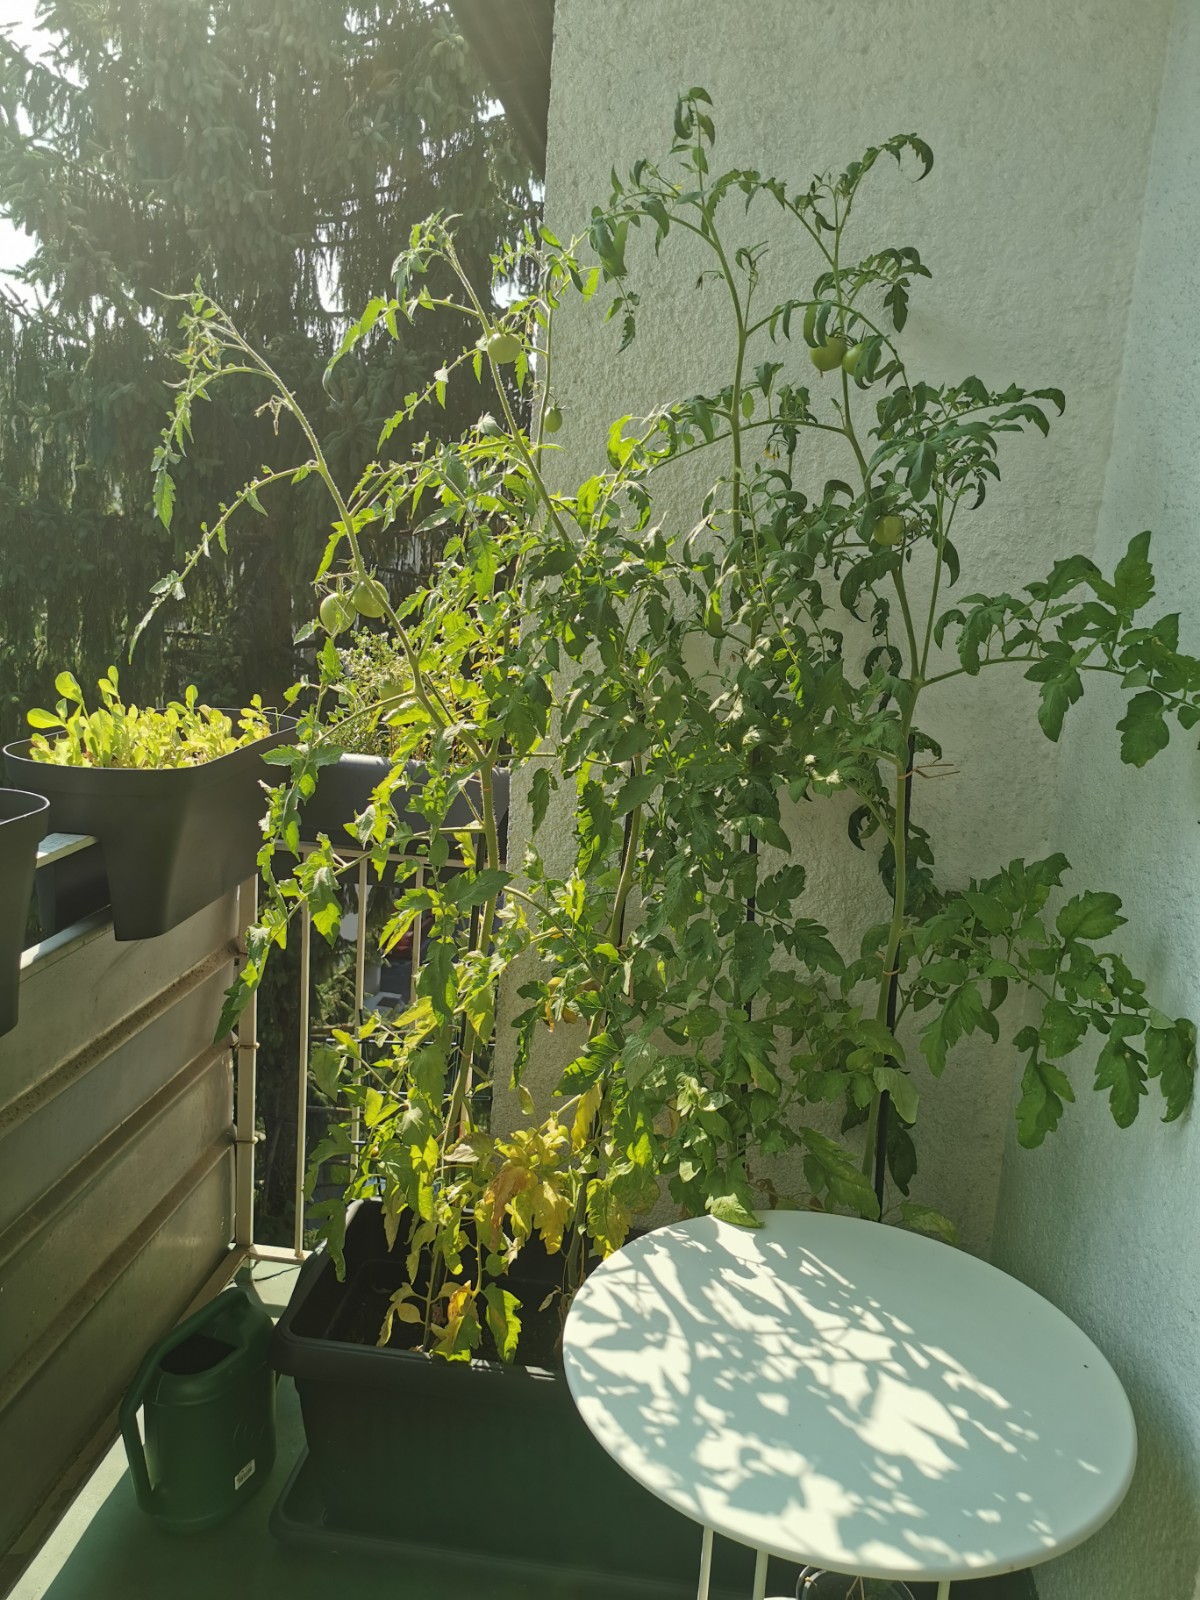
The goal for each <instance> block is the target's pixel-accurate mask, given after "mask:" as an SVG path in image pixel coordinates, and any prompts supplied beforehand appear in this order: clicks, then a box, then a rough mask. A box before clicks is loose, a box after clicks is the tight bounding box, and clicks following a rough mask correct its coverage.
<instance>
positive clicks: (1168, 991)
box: [996, 0, 1200, 1600]
mask: <svg viewBox="0 0 1200 1600" xmlns="http://www.w3.org/2000/svg"><path fill="white" fill-rule="evenodd" d="M1198 320H1200V3H1198V0H1181V4H1180V5H1179V8H1178V14H1177V17H1176V20H1175V27H1174V31H1173V34H1172V37H1171V41H1170V48H1169V52H1168V56H1167V65H1166V73H1165V77H1164V83H1163V93H1162V98H1161V104H1160V110H1159V120H1158V128H1157V134H1156V138H1155V143H1154V151H1153V159H1152V164H1151V169H1150V174H1149V181H1148V186H1147V192H1146V205H1145V219H1144V223H1143V228H1142V235H1141V248H1140V252H1139V258H1138V266H1137V275H1136V279H1135V283H1134V294H1133V303H1132V306H1131V310H1130V319H1129V333H1128V338H1127V340H1126V342H1125V359H1124V369H1123V372H1122V377H1121V385H1120V396H1119V400H1118V404H1117V412H1116V429H1115V433H1114V438H1113V448H1112V455H1111V458H1110V460H1109V464H1108V471H1107V475H1106V478H1105V482H1104V495H1103V500H1102V504H1101V515H1100V526H1099V534H1098V540H1097V546H1098V548H1097V559H1098V560H1099V561H1101V562H1102V563H1105V564H1108V563H1111V562H1112V561H1113V560H1114V559H1115V557H1116V556H1117V555H1118V554H1119V552H1120V551H1121V550H1122V549H1123V547H1124V545H1125V543H1126V542H1127V540H1128V539H1129V536H1130V535H1131V534H1132V533H1135V532H1137V531H1138V530H1139V529H1141V528H1147V527H1148V528H1152V529H1153V530H1154V540H1153V544H1152V553H1153V556H1154V564H1155V568H1156V573H1157V577H1158V603H1159V604H1160V606H1161V609H1162V610H1164V611H1166V610H1170V611H1174V610H1179V611H1181V612H1182V615H1183V627H1182V642H1183V646H1184V648H1185V649H1188V650H1191V651H1192V652H1197V651H1200V340H1198V339H1197V323H1198ZM1116 699H1117V697H1116V696H1115V695H1113V694H1111V693H1108V694H1105V693H1100V694H1096V695H1094V696H1090V697H1089V700H1088V701H1085V703H1084V706H1083V707H1081V710H1082V713H1083V714H1082V715H1081V716H1080V717H1079V719H1078V721H1077V722H1076V723H1075V725H1074V727H1073V728H1071V729H1070V731H1069V733H1068V736H1067V738H1066V739H1065V741H1064V748H1063V759H1062V764H1061V767H1060V781H1059V799H1058V815H1057V819H1056V822H1055V828H1054V833H1055V839H1056V842H1058V843H1060V844H1061V847H1062V848H1063V850H1064V851H1065V852H1066V853H1067V854H1068V856H1070V858H1071V860H1072V861H1073V862H1074V864H1075V865H1076V867H1077V868H1078V869H1080V870H1081V872H1083V873H1085V874H1086V875H1088V876H1089V877H1091V878H1093V879H1094V880H1096V881H1101V880H1102V881H1103V882H1104V884H1105V885H1106V886H1108V887H1111V888H1113V889H1115V890H1116V891H1117V892H1118V893H1119V894H1120V895H1121V896H1122V898H1123V899H1124V901H1125V905H1126V910H1127V913H1128V915H1129V918H1130V924H1129V927H1128V929H1126V930H1123V944H1124V947H1125V949H1126V951H1127V952H1128V954H1129V956H1130V958H1131V959H1133V960H1135V961H1136V963H1137V965H1138V967H1140V968H1142V969H1144V970H1148V971H1150V972H1152V973H1153V974H1154V977H1155V981H1156V985H1157V986H1158V994H1159V999H1158V1003H1159V1004H1160V1005H1161V1006H1162V1007H1163V1008H1164V1009H1167V1010H1169V1011H1170V1012H1171V1014H1172V1015H1176V1014H1179V1013H1186V1014H1188V1015H1191V1016H1196V1015H1197V1013H1198V1012H1200V831H1198V829H1197V819H1198V818H1200V759H1198V758H1197V755H1196V750H1195V735H1194V734H1193V735H1191V736H1186V735H1184V736H1181V737H1178V738H1177V739H1176V740H1175V741H1174V743H1173V748H1172V749H1170V750H1169V751H1167V752H1166V753H1165V754H1164V755H1162V756H1160V757H1159V758H1158V760H1157V761H1155V762H1154V763H1153V764H1152V765H1151V766H1150V767H1148V768H1146V769H1145V770H1144V771H1142V772H1140V773H1135V772H1132V771H1129V770H1122V771H1121V772H1120V773H1119V774H1118V773H1115V772H1114V769H1113V763H1112V760H1111V749H1112V732H1111V730H1112V726H1113V723H1114V721H1115V720H1116V717H1117V716H1119V715H1120V712H1119V711H1118V710H1117V708H1116ZM1077 1076H1078V1077H1080V1078H1082V1077H1084V1074H1083V1072H1082V1071H1081V1072H1080V1073H1079V1074H1077ZM1085 1081H1086V1080H1085ZM1047 1156H1050V1159H1047ZM1198 1173H1200V1124H1198V1120H1197V1118H1196V1116H1195V1115H1194V1114H1193V1115H1190V1116H1189V1117H1187V1118H1185V1119H1184V1120H1183V1121H1182V1122H1179V1123H1176V1124H1173V1125H1171V1126H1169V1127H1164V1126H1162V1125H1161V1123H1159V1122H1157V1121H1156V1120H1155V1117H1154V1111H1153V1108H1150V1109H1149V1111H1148V1112H1147V1113H1145V1114H1143V1117H1142V1118H1141V1119H1140V1120H1139V1122H1138V1123H1137V1124H1136V1125H1135V1127H1134V1128H1133V1129H1131V1130H1130V1131H1129V1132H1128V1133H1125V1134H1121V1133H1118V1132H1117V1131H1116V1130H1115V1129H1114V1128H1113V1127H1112V1125H1111V1123H1110V1122H1109V1121H1108V1119H1107V1117H1106V1116H1105V1114H1104V1111H1103V1108H1102V1107H1101V1106H1100V1105H1096V1104H1086V1105H1082V1106H1080V1107H1079V1108H1078V1111H1077V1114H1075V1115H1072V1116H1071V1117H1069V1118H1067V1119H1066V1122H1065V1124H1064V1126H1063V1128H1062V1130H1061V1131H1060V1135H1059V1136H1058V1137H1057V1138H1056V1139H1055V1141H1054V1143H1053V1148H1052V1152H1051V1150H1050V1149H1049V1147H1048V1149H1047V1151H1046V1152H1044V1153H1042V1154H1028V1153H1026V1152H1023V1151H1020V1150H1017V1149H1012V1150H1010V1151H1009V1153H1008V1155H1007V1157H1006V1162H1005V1169H1004V1183H1003V1188H1002V1196H1001V1205H1000V1213H999V1218H998V1228H997V1251H996V1254H997V1259H998V1260H999V1262H1000V1264H1001V1265H1004V1266H1006V1267H1008V1268H1009V1269H1010V1270H1012V1271H1015V1272H1017V1273H1018V1274H1019V1275H1020V1276H1021V1277H1023V1278H1026V1279H1027V1280H1028V1281H1029V1282H1031V1283H1032V1284H1033V1285H1034V1286H1035V1287H1036V1288H1038V1289H1040V1290H1041V1291H1042V1292H1043V1293H1045V1294H1047V1295H1049V1296H1050V1297H1051V1298H1052V1299H1054V1300H1055V1301H1057V1302H1058V1304H1060V1305H1061V1306H1062V1307H1063V1308H1064V1309H1065V1310H1066V1311H1067V1312H1068V1313H1069V1314H1070V1315H1071V1316H1073V1317H1075V1318H1076V1320H1077V1321H1079V1322H1080V1323H1081V1324H1082V1325H1083V1326H1084V1327H1085V1328H1086V1329H1087V1330H1088V1331H1089V1332H1090V1333H1091V1334H1092V1336H1093V1337H1094V1338H1095V1339H1097V1341H1098V1342H1099V1343H1100V1344H1101V1346H1102V1347H1103V1348H1104V1350H1105V1352H1106V1353H1107V1355H1108V1356H1109V1358H1110V1359H1111V1360H1112V1361H1113V1363H1114V1365H1115V1366H1116V1368H1117V1370H1118V1372H1119V1373H1120V1375H1121V1377H1122V1379H1123V1380H1124V1382H1125V1385H1126V1387H1127V1389H1128V1392H1129V1395H1130V1398H1131V1400H1132V1402H1133V1405H1134V1410H1135V1412H1136V1414H1137V1418H1138V1427H1139V1431H1140V1434H1141V1457H1140V1462H1139V1467H1138V1472H1137V1475H1136V1477H1135V1479H1134V1485H1133V1489H1132V1490H1131V1493H1130V1496H1129V1499H1128V1501H1127V1502H1126V1505H1125V1507H1124V1508H1123V1509H1122V1511H1121V1512H1120V1513H1118V1515H1117V1517H1116V1518H1115V1519H1114V1520H1113V1522H1112V1523H1111V1524H1110V1525H1109V1527H1108V1528H1107V1529H1106V1530H1104V1532H1103V1533H1101V1534H1100V1535H1099V1536H1098V1537H1097V1538H1096V1539H1094V1540H1093V1541H1091V1542H1090V1543H1089V1544H1087V1545H1085V1546H1084V1547H1083V1548H1082V1549H1080V1550H1079V1551H1077V1552H1075V1553H1074V1554H1072V1555H1071V1556H1069V1557H1065V1558H1064V1559H1063V1560H1062V1561H1060V1562H1056V1563H1054V1564H1053V1565H1052V1566H1051V1567H1049V1568H1047V1569H1046V1573H1045V1576H1044V1579H1043V1580H1042V1581H1041V1582H1040V1584H1039V1587H1040V1590H1041V1593H1042V1595H1043V1597H1044V1600H1091V1597H1092V1596H1097V1595H1102V1594H1103V1595H1113V1596H1119V1597H1122V1600H1124V1597H1125V1596H1128V1597H1129V1600H1141V1597H1142V1596H1146V1597H1150V1596H1153V1597H1154V1600H1192V1596H1193V1594H1200V1221H1198V1217H1200V1211H1198V1208H1197V1203H1196V1193H1197V1174H1198Z"/></svg>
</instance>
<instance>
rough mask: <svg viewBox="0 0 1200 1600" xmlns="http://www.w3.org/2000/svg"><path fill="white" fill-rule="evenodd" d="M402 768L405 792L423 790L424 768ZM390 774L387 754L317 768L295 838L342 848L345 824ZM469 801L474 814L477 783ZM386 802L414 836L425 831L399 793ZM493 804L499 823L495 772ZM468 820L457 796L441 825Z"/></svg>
mask: <svg viewBox="0 0 1200 1600" xmlns="http://www.w3.org/2000/svg"><path fill="white" fill-rule="evenodd" d="M406 767H407V771H408V776H409V781H408V784H407V793H409V794H417V793H419V792H420V791H421V789H423V788H424V786H425V781H426V771H425V768H424V767H423V766H422V765H421V763H420V762H417V761H409V762H407V763H406ZM391 770H392V762H391V761H390V760H389V759H388V758H387V756H356V755H345V756H342V757H341V758H340V760H338V761H334V762H331V763H330V765H329V766H327V767H322V768H321V769H320V771H319V772H318V773H317V786H316V789H315V790H314V791H313V793H312V795H311V796H310V797H309V798H308V799H307V800H306V801H305V802H304V804H303V806H302V807H301V811H300V836H301V838H303V839H305V840H307V841H309V842H312V841H315V839H316V837H317V835H318V834H319V833H324V834H328V836H329V840H330V842H331V843H332V845H333V847H334V849H335V850H336V849H337V848H338V846H339V845H340V846H341V847H342V848H345V847H346V845H347V844H348V843H351V842H352V840H351V837H350V835H348V834H347V832H346V827H347V825H348V824H349V823H352V822H353V821H354V819H355V817H357V816H361V814H362V813H363V812H364V811H365V810H366V809H367V807H368V806H369V805H370V803H371V792H372V790H373V789H375V788H376V787H377V785H379V784H381V783H382V782H383V780H384V779H385V778H386V777H387V775H388V773H389V772H390V771H391ZM471 799H472V801H473V802H474V805H475V810H478V807H479V786H478V782H476V783H475V784H474V785H473V791H472V796H471ZM392 803H393V805H394V806H395V808H396V814H397V818H402V819H403V821H404V822H406V823H407V824H408V826H409V827H410V828H411V829H412V831H413V833H414V834H418V835H420V834H423V833H426V832H427V831H428V828H429V824H428V823H427V822H426V820H425V818H424V816H423V815H422V814H421V813H420V812H419V811H413V810H411V809H405V808H404V797H403V793H402V792H401V791H400V790H398V789H397V790H395V791H393V797H392ZM493 803H494V806H495V811H496V819H497V822H500V821H502V820H503V818H504V817H505V816H507V814H508V773H507V772H503V771H502V772H497V773H496V775H495V778H494V780H493ZM474 817H475V811H473V810H472V807H471V804H469V803H468V800H467V797H466V796H465V795H461V794H460V795H458V796H457V797H456V799H455V800H454V803H453V804H452V805H451V807H450V812H449V815H448V816H447V818H446V826H447V827H448V828H466V827H469V826H470V825H471V823H472V822H473V821H474Z"/></svg>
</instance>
